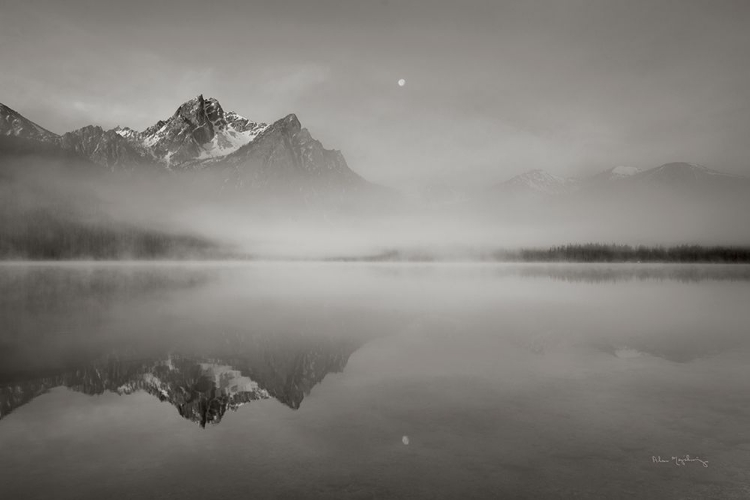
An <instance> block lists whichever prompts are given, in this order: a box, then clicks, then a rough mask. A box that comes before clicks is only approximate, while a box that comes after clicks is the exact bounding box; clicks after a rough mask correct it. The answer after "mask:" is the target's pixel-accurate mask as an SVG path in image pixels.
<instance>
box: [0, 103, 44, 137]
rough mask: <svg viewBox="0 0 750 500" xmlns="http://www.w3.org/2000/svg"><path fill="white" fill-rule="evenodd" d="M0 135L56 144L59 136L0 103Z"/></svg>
mask: <svg viewBox="0 0 750 500" xmlns="http://www.w3.org/2000/svg"><path fill="white" fill-rule="evenodd" d="M0 135H7V136H13V137H20V138H22V139H31V140H35V141H41V142H49V143H54V142H57V140H58V139H59V136H58V135H57V134H53V133H52V132H50V131H49V130H47V129H45V128H42V127H40V126H39V125H37V124H36V123H34V122H32V121H31V120H29V119H27V118H24V117H23V116H22V115H21V114H20V113H18V112H17V111H15V110H13V109H11V108H9V107H8V106H6V105H4V104H2V103H0Z"/></svg>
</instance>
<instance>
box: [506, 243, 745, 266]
mask: <svg viewBox="0 0 750 500" xmlns="http://www.w3.org/2000/svg"><path fill="white" fill-rule="evenodd" d="M492 257H493V259H494V260H501V261H523V262H677V263H691V262H717V263H750V247H732V246H701V245H679V246H670V247H664V246H653V247H652V246H631V245H605V244H598V243H587V244H582V245H562V246H555V247H550V248H543V249H521V250H515V251H504V250H503V251H497V252H495V253H493V255H492Z"/></svg>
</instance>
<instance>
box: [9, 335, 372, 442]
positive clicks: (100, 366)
mask: <svg viewBox="0 0 750 500" xmlns="http://www.w3.org/2000/svg"><path fill="white" fill-rule="evenodd" d="M225 340H226V339H225ZM233 340H235V345H234V346H233V347H235V348H241V347H243V346H242V345H241V344H244V342H241V341H237V339H233ZM298 341H299V342H297V343H295V344H291V345H290V344H289V343H285V344H281V343H278V342H274V341H273V340H269V339H265V341H256V342H253V343H252V344H251V345H244V347H245V348H246V349H249V350H246V351H242V350H236V351H235V353H234V354H233V355H231V356H227V355H225V356H224V357H212V356H200V357H199V356H185V355H180V354H177V353H171V354H168V355H166V356H164V357H160V358H142V357H138V356H136V355H134V354H110V355H107V356H104V357H102V358H99V359H97V360H95V361H93V362H91V363H88V364H86V365H82V366H80V367H76V368H75V369H73V370H67V371H63V372H59V373H55V374H46V375H44V376H40V377H38V378H32V379H27V380H23V381H17V382H15V383H9V384H6V385H4V386H1V387H0V419H1V418H3V417H5V416H7V415H8V414H9V413H10V412H12V411H13V410H14V409H16V408H18V407H19V406H21V405H24V404H26V403H28V402H30V401H31V400H33V399H34V398H36V397H38V396H40V395H42V394H45V393H47V392H48V391H49V390H50V389H52V388H55V387H60V386H64V387H67V388H69V389H72V390H74V391H77V392H81V393H83V394H87V395H99V394H103V393H105V392H113V393H117V394H120V395H129V394H132V393H134V392H136V391H145V392H147V393H149V394H151V395H152V396H154V397H156V398H158V399H159V400H160V401H163V402H168V403H170V404H171V405H173V406H174V407H175V408H177V411H178V412H179V414H180V415H181V416H182V417H184V418H186V419H188V420H192V421H194V422H196V423H198V424H199V425H200V426H201V427H205V426H206V424H218V423H219V422H221V419H222V417H223V416H224V414H225V413H226V412H227V410H232V411H236V410H237V409H238V408H239V407H240V406H242V405H244V404H247V403H250V402H251V401H255V400H258V399H268V398H275V399H276V400H278V401H279V402H281V403H283V404H285V405H286V406H288V407H290V408H292V409H297V408H299V406H300V404H301V403H302V400H303V399H304V397H305V396H306V395H308V394H309V393H310V390H311V389H312V388H313V387H314V386H315V385H316V384H319V383H320V382H321V381H322V380H323V378H325V376H326V375H327V374H328V373H337V372H341V371H343V369H344V367H345V366H346V363H347V361H348V360H349V356H350V355H351V353H352V352H353V351H354V350H355V349H356V348H357V347H358V345H357V344H355V343H352V342H346V341H344V342H340V343H336V342H334V341H332V340H330V339H325V338H313V339H308V338H298ZM237 344H240V345H237Z"/></svg>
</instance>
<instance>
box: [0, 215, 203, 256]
mask: <svg viewBox="0 0 750 500" xmlns="http://www.w3.org/2000/svg"><path fill="white" fill-rule="evenodd" d="M212 252H214V253H215V252H216V247H215V245H214V244H213V243H211V242H210V241H207V240H205V239H203V238H199V237H195V236H191V235H180V234H167V233H163V232H160V231H156V230H150V229H139V228H135V227H132V226H126V225H121V224H112V225H108V224H104V223H86V222H79V221H75V220H69V219H66V218H64V217H59V216H57V215H55V214H54V213H52V212H50V211H48V210H39V211H33V212H28V213H25V214H23V215H22V216H17V217H14V218H13V219H10V218H3V220H2V221H1V223H0V258H2V259H30V260H66V259H96V260H114V259H165V258H174V259H184V258H198V257H205V256H208V255H209V254H211V253H212Z"/></svg>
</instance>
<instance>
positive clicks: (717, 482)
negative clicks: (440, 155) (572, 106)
mask: <svg viewBox="0 0 750 500" xmlns="http://www.w3.org/2000/svg"><path fill="white" fill-rule="evenodd" d="M749 380H750V269H748V268H747V267H744V266H734V267H731V266H650V265H649V266H647V265H638V266H630V265H594V266H588V265H470V264H466V265H462V264H443V265H428V264H424V265H422V264H416V265H409V264H393V265H390V264H388V265H386V264H377V265H370V264H312V263H310V264H289V263H283V264H282V263H278V264H231V263H227V264H133V265H129V264H66V265H52V264H34V265H21V264H6V265H2V266H0V495H1V496H2V498H8V499H16V498H24V499H26V498H28V499H32V498H39V499H47V498H56V499H87V498H97V499H100V498H108V499H120V498H133V499H136V498H137V499H143V498H149V499H152V498H175V499H177V498H179V499H186V498H321V499H322V498H326V499H328V498H355V499H357V498H361V499H372V498H404V499H414V498H450V499H453V498H457V499H458V498H460V499H465V498H529V499H539V498H586V499H597V500H600V499H605V498H628V499H629V498H654V499H672V498H674V499H677V498H681V499H708V498H712V499H713V498H715V499H723V498H738V499H739V498H742V499H746V498H750V467H748V466H749V465H750V390H748V389H749V388H750V383H749V382H748V381H749ZM688 456H689V457H690V458H689V459H688V458H687V457H688ZM659 457H660V458H659ZM673 457H675V459H673ZM696 457H697V458H699V459H700V461H699V460H696ZM678 459H683V460H678Z"/></svg>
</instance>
